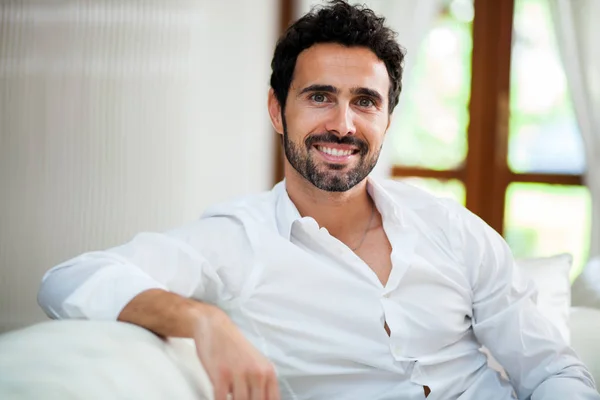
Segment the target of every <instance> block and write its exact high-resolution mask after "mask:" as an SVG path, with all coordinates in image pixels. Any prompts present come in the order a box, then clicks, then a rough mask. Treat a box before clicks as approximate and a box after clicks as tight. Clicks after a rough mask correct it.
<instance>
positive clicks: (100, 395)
mask: <svg viewBox="0 0 600 400" xmlns="http://www.w3.org/2000/svg"><path fill="white" fill-rule="evenodd" d="M0 355H1V356H0V398H1V399H32V400H33V399H42V398H44V399H48V398H56V399H118V398H119V399H125V398H127V399H167V398H170V399H181V400H187V399H189V400H192V399H194V400H198V399H200V400H212V398H213V396H212V386H211V384H210V381H209V379H208V377H207V375H206V373H205V372H204V369H203V368H202V366H201V364H200V361H199V360H198V358H197V357H196V352H195V349H194V345H193V342H192V341H191V340H186V339H174V340H173V339H171V340H166V341H165V340H162V339H161V338H159V337H157V336H156V335H153V334H152V333H150V332H149V331H147V330H145V329H142V328H140V327H137V326H134V325H131V324H125V323H120V322H96V321H51V322H45V323H41V324H37V325H34V326H31V327H28V328H25V329H22V330H19V331H14V332H10V333H7V334H4V335H2V336H0Z"/></svg>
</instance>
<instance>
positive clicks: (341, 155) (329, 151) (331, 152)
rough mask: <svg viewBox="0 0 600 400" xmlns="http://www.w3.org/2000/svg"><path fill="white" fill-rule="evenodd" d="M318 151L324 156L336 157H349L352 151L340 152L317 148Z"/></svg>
mask: <svg viewBox="0 0 600 400" xmlns="http://www.w3.org/2000/svg"><path fill="white" fill-rule="evenodd" d="M319 151H322V152H323V153H325V154H329V155H332V156H337V157H344V156H349V155H351V154H352V150H340V149H332V148H330V147H323V146H319Z"/></svg>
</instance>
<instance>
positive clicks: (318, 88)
mask: <svg viewBox="0 0 600 400" xmlns="http://www.w3.org/2000/svg"><path fill="white" fill-rule="evenodd" d="M311 92H325V93H333V94H338V93H339V90H338V88H336V87H335V86H332V85H321V84H318V83H317V84H314V85H310V86H307V87H305V88H304V89H302V90H301V91H300V93H298V95H299V96H301V95H303V94H304V93H311Z"/></svg>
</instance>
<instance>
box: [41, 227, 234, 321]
mask: <svg viewBox="0 0 600 400" xmlns="http://www.w3.org/2000/svg"><path fill="white" fill-rule="evenodd" d="M223 220H225V218H210V219H205V220H199V221H196V222H195V223H193V224H189V225H187V226H185V227H182V228H179V229H177V230H173V231H170V232H166V233H140V234H138V235H136V236H135V237H134V238H133V239H132V240H131V241H130V242H129V243H126V244H124V245H121V246H118V247H114V248H111V249H108V250H104V251H94V252H89V253H85V254H82V255H80V256H78V257H75V258H73V259H71V260H69V261H66V262H64V263H62V264H60V265H58V266H56V267H54V268H52V269H51V270H50V271H48V272H47V273H46V275H45V276H44V277H43V279H42V283H41V286H40V290H39V292H38V303H39V304H40V306H41V307H42V309H43V310H44V311H45V312H46V314H47V315H48V316H49V317H51V318H79V319H95V320H116V319H117V317H118V316H119V314H120V312H121V311H122V310H123V308H124V307H125V306H126V305H127V304H128V303H129V302H130V301H131V300H132V299H133V298H134V297H135V296H137V295H138V294H140V293H141V292H143V291H146V290H149V289H164V290H168V291H171V292H174V293H177V294H179V295H181V296H184V297H203V296H204V295H205V296H206V297H207V298H209V297H213V298H212V299H209V300H214V297H218V296H219V295H221V294H222V292H223V283H222V282H221V281H220V280H219V277H218V275H217V274H216V273H215V268H213V265H212V264H211V263H209V262H208V261H207V259H206V258H205V256H204V254H205V253H206V252H205V249H206V248H207V247H209V248H210V252H211V254H219V253H220V254H222V253H223V252H219V251H218V249H217V248H215V246H216V245H217V241H216V240H215V238H222V236H221V235H226V234H227V229H226V228H227V226H228V225H231V224H227V221H223ZM223 222H225V223H223ZM238 236H239V235H238ZM213 258H214V257H213ZM217 261H219V260H217Z"/></svg>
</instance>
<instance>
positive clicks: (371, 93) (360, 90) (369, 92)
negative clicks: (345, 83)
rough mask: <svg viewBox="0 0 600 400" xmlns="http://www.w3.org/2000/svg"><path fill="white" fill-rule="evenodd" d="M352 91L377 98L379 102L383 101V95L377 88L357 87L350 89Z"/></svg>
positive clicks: (354, 93)
mask: <svg viewBox="0 0 600 400" xmlns="http://www.w3.org/2000/svg"><path fill="white" fill-rule="evenodd" d="M350 93H352V94H353V95H363V96H369V97H372V98H374V99H375V100H377V101H378V102H379V103H383V96H382V95H381V94H379V92H378V91H377V90H375V89H369V88H366V87H355V88H352V89H350Z"/></svg>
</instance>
